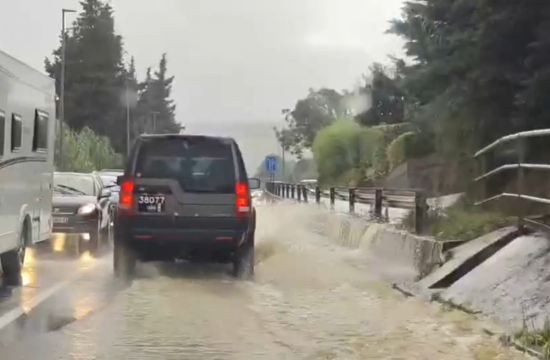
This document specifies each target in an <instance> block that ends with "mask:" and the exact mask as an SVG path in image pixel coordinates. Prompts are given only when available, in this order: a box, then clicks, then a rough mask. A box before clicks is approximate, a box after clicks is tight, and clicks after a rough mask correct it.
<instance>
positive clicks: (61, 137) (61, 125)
mask: <svg viewBox="0 0 550 360" xmlns="http://www.w3.org/2000/svg"><path fill="white" fill-rule="evenodd" d="M74 12H76V10H69V9H62V10H61V79H60V83H61V84H60V98H59V158H60V159H63V141H64V137H65V133H64V126H65V47H66V44H65V43H66V36H65V35H66V34H65V14H66V13H74ZM61 166H63V164H61Z"/></svg>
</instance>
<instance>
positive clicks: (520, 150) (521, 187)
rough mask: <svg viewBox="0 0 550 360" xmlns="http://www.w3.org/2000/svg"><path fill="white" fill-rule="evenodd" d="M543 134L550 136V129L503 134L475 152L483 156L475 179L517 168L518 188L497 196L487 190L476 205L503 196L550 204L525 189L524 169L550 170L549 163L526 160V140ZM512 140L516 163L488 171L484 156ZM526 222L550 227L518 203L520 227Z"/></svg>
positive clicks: (484, 178) (480, 179) (477, 156)
mask: <svg viewBox="0 0 550 360" xmlns="http://www.w3.org/2000/svg"><path fill="white" fill-rule="evenodd" d="M542 136H550V129H542V130H532V131H524V132H519V133H516V134H512V135H507V136H503V137H502V138H500V139H498V140H496V141H495V142H493V143H492V144H490V145H488V146H486V147H484V148H483V149H481V150H479V151H478V152H477V153H475V154H474V158H481V173H482V174H481V175H480V176H479V177H477V178H476V179H475V181H476V182H480V181H482V180H486V179H487V178H488V177H490V176H493V175H495V174H498V173H501V172H503V171H507V170H511V169H516V170H517V190H516V192H515V193H508V192H503V193H500V194H498V195H495V196H491V197H486V194H485V191H483V193H482V194H481V196H480V197H481V198H482V199H481V200H480V201H478V202H477V203H476V205H482V204H485V203H488V202H491V201H494V200H497V199H502V198H517V199H518V200H526V201H531V202H535V203H539V204H545V205H550V199H547V198H543V197H537V196H530V195H527V194H526V193H525V190H526V189H525V171H524V170H525V169H533V170H550V165H549V164H529V163H526V162H525V153H526V146H525V140H526V139H527V138H533V137H542ZM512 141H515V142H516V154H517V162H516V163H515V164H506V165H502V166H499V167H497V168H495V169H493V170H490V171H487V169H486V161H485V159H484V158H483V157H482V156H483V155H485V154H487V153H488V152H489V151H491V150H494V149H496V148H497V147H499V146H500V145H502V144H505V143H509V142H512ZM526 222H527V223H531V224H533V225H536V226H542V227H544V228H546V229H550V226H548V225H547V224H544V223H542V222H540V221H537V219H536V218H535V217H527V216H526V214H525V207H524V206H523V205H522V204H520V205H518V227H520V228H521V227H523V226H524V224H525V223H526Z"/></svg>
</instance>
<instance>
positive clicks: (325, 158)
mask: <svg viewBox="0 0 550 360" xmlns="http://www.w3.org/2000/svg"><path fill="white" fill-rule="evenodd" d="M381 137H382V135H381V133H380V132H378V131H376V130H373V129H371V128H367V127H362V126H360V125H359V124H357V123H356V122H355V121H353V120H351V119H339V120H337V121H335V122H334V123H332V124H331V125H329V126H327V127H325V128H323V129H322V130H321V131H319V133H318V134H317V136H316V137H315V141H314V142H313V146H312V151H313V155H314V158H315V162H316V164H317V171H318V173H319V181H320V182H323V183H331V184H342V185H352V184H353V183H358V182H359V181H361V180H362V178H363V177H364V174H365V170H366V169H367V168H368V167H369V166H371V165H372V163H373V156H374V154H375V150H376V149H377V148H378V146H379V142H380V139H381Z"/></svg>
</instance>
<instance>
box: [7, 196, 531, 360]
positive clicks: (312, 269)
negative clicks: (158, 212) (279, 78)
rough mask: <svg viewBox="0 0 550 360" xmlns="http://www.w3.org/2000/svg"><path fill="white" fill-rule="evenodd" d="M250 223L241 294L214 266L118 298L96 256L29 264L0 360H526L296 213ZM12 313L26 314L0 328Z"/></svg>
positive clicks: (183, 268) (156, 277)
mask: <svg viewBox="0 0 550 360" xmlns="http://www.w3.org/2000/svg"><path fill="white" fill-rule="evenodd" d="M258 211H259V216H260V217H259V224H258V226H259V228H258V233H257V242H258V245H257V258H258V259H257V260H258V261H259V264H258V265H257V273H256V278H255V280H254V281H253V282H243V281H236V280H234V279H232V278H231V276H230V275H229V274H228V269H227V268H225V267H223V266H209V267H204V266H202V267H197V266H190V265H187V264H174V265H168V266H153V265H146V266H145V265H142V266H141V267H140V271H139V276H138V278H137V279H136V280H135V281H134V282H133V283H132V284H131V285H129V286H126V285H123V284H119V283H117V282H116V281H115V280H113V278H112V276H111V264H110V258H109V256H108V255H106V256H104V257H103V258H100V259H87V258H82V259H80V260H64V259H57V258H55V257H51V256H45V257H44V258H39V257H38V256H37V257H36V258H35V259H34V260H33V259H30V261H29V265H28V266H27V269H26V286H25V287H23V289H21V290H17V291H14V292H13V294H12V295H11V296H9V297H8V298H7V299H6V300H4V301H3V302H2V303H0V359H2V360H38V359H40V360H54V359H55V360H64V359H67V360H68V359H71V360H92V359H93V360H112V359H126V360H141V359H148V360H172V359H173V360H176V359H177V360H181V359H243V360H246V359H277V360H279V359H386V360H389V359H415V360H423V359H426V360H433V359H438V360H446V359H461V360H464V359H479V360H485V359H499V360H506V359H525V358H526V357H525V355H522V354H520V353H518V352H516V351H514V350H511V349H509V348H503V347H501V346H500V345H499V344H498V341H497V340H496V339H495V338H494V337H490V336H489V335H487V334H486V333H484V332H483V331H482V327H483V325H484V324H483V323H482V322H481V320H476V319H474V318H472V317H471V316H470V315H466V314H463V313H459V312H456V311H450V310H447V309H443V308H442V307H441V306H439V305H437V304H435V303H431V304H428V303H424V302H422V301H421V300H419V299H414V298H408V299H407V298H404V297H403V296H401V295H400V294H399V293H397V292H395V291H394V290H392V289H391V288H390V286H389V285H388V284H387V283H386V282H384V281H383V280H382V279H381V278H380V276H379V271H378V269H379V267H380V264H377V263H375V262H372V261H367V260H365V259H366V257H365V255H364V254H362V253H360V252H358V251H357V250H354V251H352V250H349V249H344V248H340V247H337V246H336V245H333V244H332V243H331V242H330V241H329V240H327V239H326V238H324V237H322V236H320V235H317V234H314V233H313V232H311V231H308V230H307V229H306V227H305V226H304V223H305V222H306V220H308V219H307V217H308V216H309V215H308V214H307V210H304V209H303V208H300V207H298V206H295V207H293V206H288V205H279V206H276V207H272V208H268V207H262V208H260V209H259V210H258ZM17 304H21V305H22V307H23V308H24V310H25V311H30V312H29V314H27V315H26V316H25V317H23V318H22V319H20V320H17V321H15V322H13V323H8V322H9V320H10V316H11V317H12V318H13V317H15V316H16V315H17V311H18V310H17V308H16V305H17ZM14 309H15V310H14ZM31 309H32V310H31ZM10 314H11V315H10Z"/></svg>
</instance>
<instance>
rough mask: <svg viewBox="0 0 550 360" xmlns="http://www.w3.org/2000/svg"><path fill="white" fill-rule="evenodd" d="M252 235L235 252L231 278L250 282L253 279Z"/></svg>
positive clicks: (253, 248)
mask: <svg viewBox="0 0 550 360" xmlns="http://www.w3.org/2000/svg"><path fill="white" fill-rule="evenodd" d="M254 250H255V241H254V233H252V234H251V235H249V236H248V239H247V241H246V242H245V243H243V244H242V245H241V246H240V247H239V248H238V249H237V251H236V254H235V259H234V260H233V276H235V277H237V278H239V279H242V280H251V279H252V278H253V277H254Z"/></svg>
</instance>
